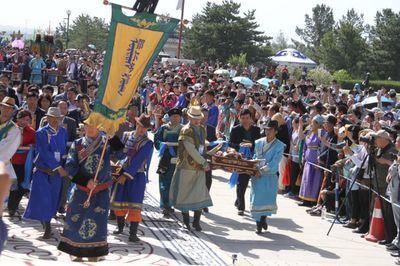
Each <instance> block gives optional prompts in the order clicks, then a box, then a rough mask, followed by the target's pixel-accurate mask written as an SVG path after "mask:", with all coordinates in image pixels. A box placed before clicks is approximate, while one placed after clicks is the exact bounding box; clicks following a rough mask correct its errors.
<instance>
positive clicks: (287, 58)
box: [270, 48, 317, 68]
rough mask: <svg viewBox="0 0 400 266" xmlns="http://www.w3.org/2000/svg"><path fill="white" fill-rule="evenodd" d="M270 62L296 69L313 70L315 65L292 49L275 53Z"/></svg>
mask: <svg viewBox="0 0 400 266" xmlns="http://www.w3.org/2000/svg"><path fill="white" fill-rule="evenodd" d="M270 59H271V60H272V62H274V63H276V64H278V65H288V66H296V67H299V66H300V67H308V68H315V67H316V66H317V63H315V62H314V61H313V60H311V59H310V58H308V57H307V56H306V55H304V54H303V53H301V52H300V51H298V50H296V49H292V48H287V49H284V50H281V51H279V52H277V53H276V54H275V55H274V56H271V57H270Z"/></svg>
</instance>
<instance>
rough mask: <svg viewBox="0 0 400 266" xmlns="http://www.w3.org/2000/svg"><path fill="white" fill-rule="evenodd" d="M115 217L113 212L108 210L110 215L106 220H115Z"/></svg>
mask: <svg viewBox="0 0 400 266" xmlns="http://www.w3.org/2000/svg"><path fill="white" fill-rule="evenodd" d="M116 219H117V216H116V215H115V212H114V211H113V210H110V214H109V215H108V220H110V221H111V220H116Z"/></svg>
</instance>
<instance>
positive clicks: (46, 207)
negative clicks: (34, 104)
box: [24, 107, 67, 239]
mask: <svg viewBox="0 0 400 266" xmlns="http://www.w3.org/2000/svg"><path fill="white" fill-rule="evenodd" d="M46 116H47V122H48V124H47V125H46V126H45V127H42V128H40V129H39V130H38V131H36V146H35V152H36V155H35V161H34V165H35V168H34V170H33V172H34V173H33V176H32V187H31V194H30V198H29V202H28V206H27V208H26V211H25V214H24V217H25V218H27V219H32V220H39V221H41V222H42V225H43V228H44V230H45V232H44V235H43V239H49V238H50V237H51V224H50V221H51V218H52V217H53V216H54V215H55V214H56V213H57V210H58V208H59V204H60V198H61V191H62V184H63V179H62V178H63V177H66V176H67V172H66V171H65V170H64V168H63V166H62V158H63V156H64V155H65V154H66V149H67V130H66V129H65V128H63V127H61V126H60V120H61V119H62V116H61V112H60V110H59V109H58V108H57V107H50V108H49V110H48V111H47V113H46Z"/></svg>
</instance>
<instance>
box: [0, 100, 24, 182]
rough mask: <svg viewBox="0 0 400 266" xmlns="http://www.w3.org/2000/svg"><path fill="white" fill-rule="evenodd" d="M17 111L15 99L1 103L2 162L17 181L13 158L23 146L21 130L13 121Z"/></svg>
mask: <svg viewBox="0 0 400 266" xmlns="http://www.w3.org/2000/svg"><path fill="white" fill-rule="evenodd" d="M14 111H15V100H14V98H11V97H8V96H6V97H5V98H4V99H3V101H2V102H1V103H0V161H2V162H4V163H5V165H6V169H7V172H8V174H9V175H10V176H11V178H12V179H17V176H16V174H15V171H14V168H13V166H12V164H11V162H10V160H11V158H12V157H13V155H14V154H15V152H16V151H17V149H18V147H19V145H20V144H21V138H22V136H21V130H20V129H19V128H18V126H17V125H16V124H15V123H14V122H13V121H12V117H13V114H14Z"/></svg>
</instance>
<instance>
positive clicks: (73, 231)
mask: <svg viewBox="0 0 400 266" xmlns="http://www.w3.org/2000/svg"><path fill="white" fill-rule="evenodd" d="M105 138H106V137H105V136H99V137H98V138H97V139H95V140H93V139H90V138H88V137H83V138H80V139H78V140H75V141H74V142H73V144H72V146H71V148H70V150H69V152H68V158H67V162H66V165H65V168H66V171H67V172H68V174H69V175H70V176H71V180H72V182H74V183H76V184H77V185H76V187H75V188H74V189H73V190H72V196H71V199H70V201H69V202H68V208H67V215H66V218H65V223H64V230H63V233H62V235H61V241H60V243H59V245H58V249H59V250H61V251H63V252H66V253H68V254H70V255H73V256H77V257H99V256H104V255H107V254H108V243H107V216H108V211H109V208H110V186H111V176H110V149H109V147H107V148H106V151H105V154H104V159H103V160H102V161H100V157H101V153H102V151H103V147H104V142H105ZM85 158H86V159H85ZM99 164H101V166H100V171H99V174H98V176H97V182H98V185H97V188H101V190H99V191H98V192H96V193H93V194H92V197H91V199H90V206H89V207H88V208H84V207H83V203H84V202H85V201H86V199H87V198H88V189H87V188H86V186H87V183H88V181H89V180H90V179H94V177H95V174H96V169H97V166H98V165H99ZM84 189H85V190H84Z"/></svg>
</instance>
